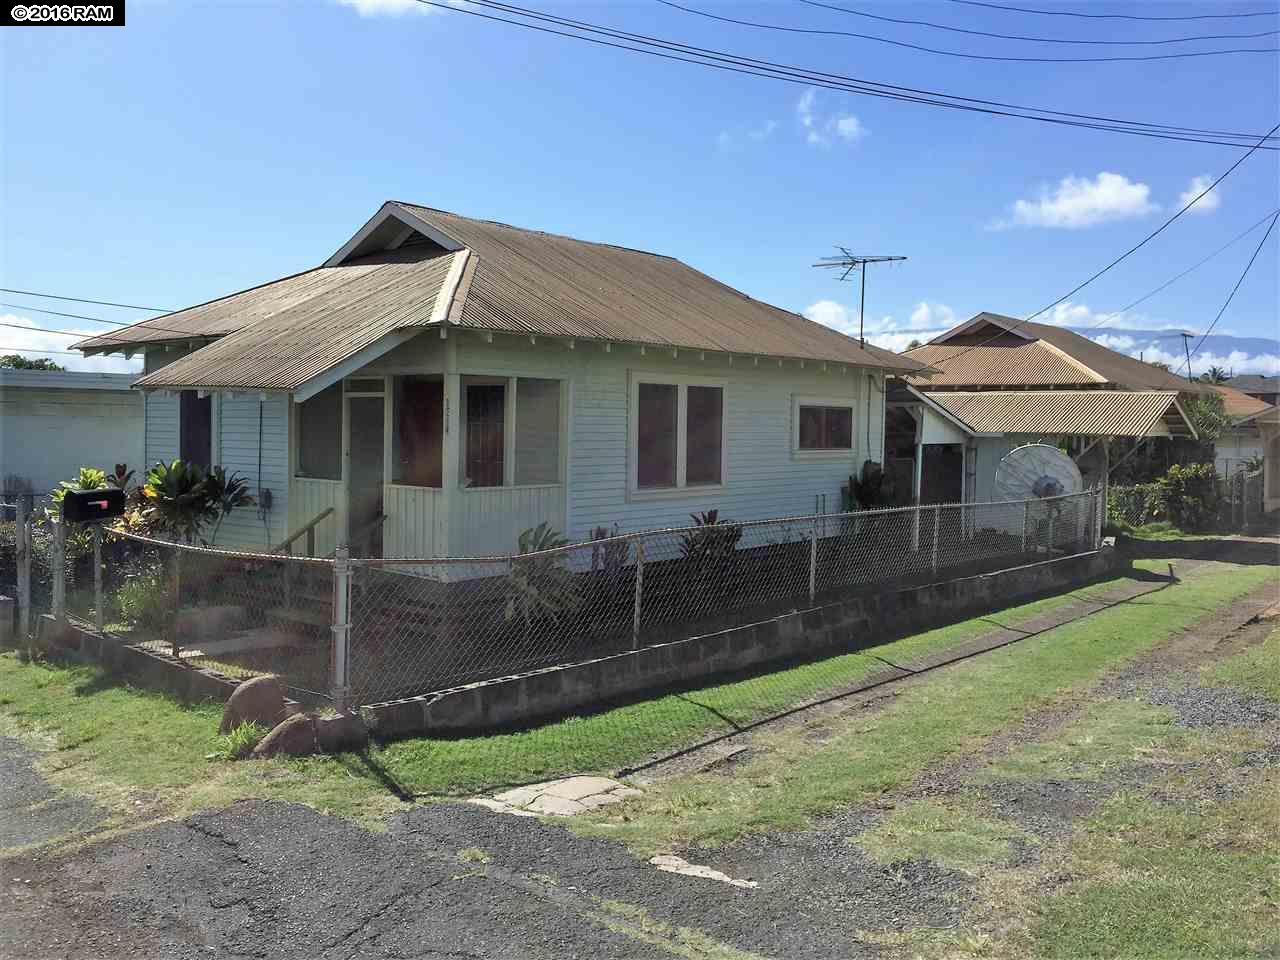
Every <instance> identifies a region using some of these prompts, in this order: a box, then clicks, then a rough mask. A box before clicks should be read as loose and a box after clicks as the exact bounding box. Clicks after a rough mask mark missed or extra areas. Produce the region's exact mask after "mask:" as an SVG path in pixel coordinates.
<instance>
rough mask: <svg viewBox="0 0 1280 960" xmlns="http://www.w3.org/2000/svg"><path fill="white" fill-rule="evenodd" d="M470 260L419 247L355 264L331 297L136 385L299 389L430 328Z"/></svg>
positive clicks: (265, 320) (233, 336)
mask: <svg viewBox="0 0 1280 960" xmlns="http://www.w3.org/2000/svg"><path fill="white" fill-rule="evenodd" d="M465 257H466V254H465V252H448V253H441V252H439V251H438V250H426V251H425V252H424V251H423V250H421V249H417V250H406V251H404V252H399V251H397V252H392V253H390V254H382V255H378V256H376V257H371V258H365V259H368V260H374V261H376V262H375V263H360V264H357V265H355V266H354V269H352V270H350V271H349V273H348V274H347V275H346V279H345V280H344V282H342V283H327V284H326V286H325V293H324V295H322V296H314V297H309V298H302V299H300V300H296V301H293V300H289V302H288V305H287V306H283V307H282V308H280V309H278V310H276V311H274V312H270V313H267V314H266V315H265V316H263V317H261V318H259V319H257V320H255V321H254V322H252V323H250V324H249V325H248V326H245V327H242V328H241V329H239V330H236V331H235V332H233V333H229V334H227V335H226V336H224V337H221V338H220V339H217V340H215V341H214V342H213V343H211V344H209V345H208V346H205V347H202V348H201V349H199V350H196V351H195V352H194V353H189V354H187V355H186V356H184V357H182V358H181V359H179V360H175V361H174V362H173V363H170V364H168V365H166V366H164V367H161V368H160V369H159V370H157V371H155V372H154V373H150V374H148V375H146V376H144V377H143V378H142V379H140V380H139V381H138V382H137V383H136V384H135V386H138V387H141V388H143V389H154V388H158V387H159V388H170V389H176V388H183V389H237V390H294V389H296V388H298V387H300V386H301V385H302V384H304V383H307V382H308V381H310V380H312V379H313V378H315V377H317V376H319V375H320V374H322V373H324V372H325V371H326V370H328V369H330V368H331V367H333V366H336V365H337V364H339V363H341V362H342V361H343V360H346V359H347V358H348V357H352V356H355V355H356V354H357V353H359V352H360V351H361V350H363V349H364V348H365V347H367V346H369V345H370V344H372V343H374V342H375V341H377V340H379V339H381V338H382V337H383V336H385V335H386V334H388V333H391V332H392V331H394V330H401V329H404V328H407V327H420V326H425V325H427V324H428V323H430V322H431V318H432V313H433V310H434V308H435V304H436V300H437V298H438V297H439V296H440V295H441V294H442V293H443V292H444V291H445V288H446V283H447V281H448V279H449V278H450V274H451V270H452V271H453V273H454V274H456V273H458V272H460V271H458V270H457V269H454V268H455V265H458V266H460V265H461V264H460V262H461V261H463V260H465ZM330 269H332V270H344V269H346V268H330ZM323 272H328V271H327V270H326V271H315V273H323ZM455 280H456V277H455ZM286 282H287V281H286ZM259 289H262V288H259ZM410 292H411V293H410ZM282 302H284V301H283V300H278V301H277V303H282ZM258 304H259V301H258V300H257V298H255V306H256V305H258Z"/></svg>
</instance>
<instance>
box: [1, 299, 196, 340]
mask: <svg viewBox="0 0 1280 960" xmlns="http://www.w3.org/2000/svg"><path fill="white" fill-rule="evenodd" d="M59 299H63V298H59ZM65 299H71V298H70V297H68V298H65ZM85 302H86V303H89V302H94V301H85ZM0 307H9V308H10V309H12V310H22V311H24V312H25V311H30V312H32V313H45V314H48V315H49V316H51V317H67V318H68V319H71V320H89V321H91V322H93V323H110V324H115V325H116V326H118V327H137V326H141V325H143V324H145V326H144V327H143V329H144V330H155V331H158V332H160V333H176V334H177V335H178V336H181V337H191V338H192V339H198V338H199V337H200V334H197V333H192V332H191V331H190V330H179V329H177V328H176V327H162V326H159V325H158V324H157V323H156V322H155V320H138V321H136V322H130V321H128V320H108V319H107V318H106V317H91V316H89V315H87V314H84V313H63V312H61V311H58V310H46V309H44V308H43V307H33V306H31V305H30V304H26V303H9V302H7V301H0ZM157 319H163V318H157ZM8 326H16V324H8ZM20 329H23V330H40V329H41V328H39V327H21V328H20ZM41 332H43V333H68V332H69V331H66V330H62V331H59V330H41ZM76 336H78V337H82V338H84V339H86V340H92V339H108V340H112V341H113V342H115V343H134V342H136V341H133V340H125V339H120V338H118V337H112V336H111V334H109V333H77V334H76Z"/></svg>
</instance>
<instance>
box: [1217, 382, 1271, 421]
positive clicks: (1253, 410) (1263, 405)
mask: <svg viewBox="0 0 1280 960" xmlns="http://www.w3.org/2000/svg"><path fill="white" fill-rule="evenodd" d="M1213 389H1214V390H1216V391H1217V392H1218V394H1219V395H1220V396H1221V397H1222V407H1223V409H1224V410H1225V411H1226V414H1227V416H1228V417H1230V418H1231V419H1232V420H1234V421H1235V422H1236V423H1242V422H1244V421H1246V420H1253V419H1255V418H1256V417H1258V416H1259V415H1260V414H1263V413H1266V412H1267V411H1268V410H1270V409H1271V404H1269V403H1267V402H1266V401H1265V400H1259V399H1258V398H1257V397H1251V396H1249V395H1248V394H1247V393H1242V392H1241V391H1239V390H1237V389H1235V388H1234V387H1229V386H1227V385H1225V384H1221V383H1215V384H1214V385H1213Z"/></svg>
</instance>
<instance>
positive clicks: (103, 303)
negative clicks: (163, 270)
mask: <svg viewBox="0 0 1280 960" xmlns="http://www.w3.org/2000/svg"><path fill="white" fill-rule="evenodd" d="M0 293H18V294H21V295H22V296H24V297H43V298H45V299H46V300H68V301H70V302H71V303H92V304H96V305H97V306H99V307H124V308H125V309H126V310H146V311H148V312H149V313H173V312H174V311H173V310H171V309H170V308H168V307H140V306H138V305H137V304H136V303H112V302H111V301H110V300H86V299H84V298H83V297H64V296H61V295H60V294H56V293H36V292H35V291H34V290H13V289H11V288H10V287H0ZM90 319H92V318H90Z"/></svg>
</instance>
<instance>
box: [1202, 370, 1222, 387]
mask: <svg viewBox="0 0 1280 960" xmlns="http://www.w3.org/2000/svg"><path fill="white" fill-rule="evenodd" d="M1200 379H1201V380H1203V381H1204V382H1205V383H1226V382H1227V371H1226V370H1223V369H1222V367H1210V368H1209V369H1208V370H1206V371H1205V372H1204V373H1202V374H1201V375H1200Z"/></svg>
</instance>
